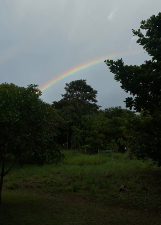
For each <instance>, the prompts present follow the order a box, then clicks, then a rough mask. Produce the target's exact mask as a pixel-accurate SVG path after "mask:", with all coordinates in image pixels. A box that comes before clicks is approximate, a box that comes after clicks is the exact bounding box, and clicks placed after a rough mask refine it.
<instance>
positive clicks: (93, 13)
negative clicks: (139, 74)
mask: <svg viewBox="0 0 161 225" xmlns="http://www.w3.org/2000/svg"><path fill="white" fill-rule="evenodd" d="M159 8H161V1H160V0H154V1H150V0H136V1H135V2H134V1H132V0H122V1H120V0H101V1H98V0H82V1H80V0H54V1H53V0H23V1H22V0H12V1H4V0H3V1H0V29H1V35H0V48H1V51H0V74H1V75H0V83H4V82H7V83H15V84H16V85H19V86H25V87H26V86H27V85H28V84H31V83H32V84H38V85H40V86H41V85H42V84H43V83H45V82H47V81H48V80H50V79H51V78H53V77H55V76H58V75H59V74H61V73H63V72H64V71H66V70H68V69H70V68H72V67H75V66H77V65H80V64H83V63H86V62H88V61H92V60H94V59H98V58H101V57H102V56H104V55H105V56H108V55H112V54H113V53H117V52H118V57H119V58H121V57H122V58H123V60H124V61H125V63H127V64H140V63H143V62H144V61H145V60H146V59H147V58H148V56H147V54H144V51H143V50H142V49H141V47H140V46H139V45H138V44H136V38H135V37H133V34H132V31H131V30H132V29H138V28H139V27H140V22H141V20H143V19H145V20H146V19H148V18H149V17H150V16H152V15H153V14H155V15H157V14H158V13H159V11H158V9H159ZM128 51H129V52H128ZM124 52H128V53H126V54H124ZM133 52H138V55H137V57H136V54H135V55H134V54H133ZM121 53H122V55H121ZM116 55H117V54H116ZM115 59H117V57H116V58H115ZM77 79H86V80H87V83H88V84H89V85H91V86H92V87H93V88H94V89H96V90H97V91H98V104H99V105H102V106H103V108H107V107H110V106H118V105H120V106H122V107H125V105H124V103H123V100H124V99H125V97H126V96H128V94H127V93H125V92H124V91H123V90H121V88H120V84H119V83H117V82H116V81H115V80H114V76H113V74H111V73H110V72H109V69H108V67H107V66H106V65H105V64H104V62H103V61H102V62H100V63H99V64H97V65H93V66H91V67H89V68H88V69H85V70H82V71H79V72H77V73H75V74H74V75H71V76H69V77H68V78H65V79H63V80H61V81H59V82H58V83H56V84H54V85H53V86H51V87H50V88H49V89H47V90H46V91H44V92H43V94H42V98H43V100H44V101H46V102H49V103H51V102H52V101H57V100H60V99H61V94H62V93H64V87H65V83H68V82H70V81H72V80H77Z"/></svg>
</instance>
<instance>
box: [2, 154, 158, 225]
mask: <svg viewBox="0 0 161 225" xmlns="http://www.w3.org/2000/svg"><path fill="white" fill-rule="evenodd" d="M64 154H65V157H66V158H65V160H64V161H63V162H62V163H59V164H58V165H44V166H43V167H37V166H35V165H25V166H23V167H21V168H20V167H19V166H18V165H17V166H16V167H15V168H14V169H13V170H12V171H11V172H10V174H9V175H8V176H6V177H5V180H4V186H3V194H2V205H1V206H0V221H1V222H0V224H2V225H10V224H13V225H19V224H24V225H25V224H26V225H29V224H30V225H32V224H40V225H41V224H43V225H47V224H48V225H50V224H57V225H59V224H61V225H64V224H103V225H104V224H125V223H126V224H149V225H152V224H161V169H160V168H157V167H156V165H155V164H153V163H152V162H144V163H143V162H142V161H140V160H131V162H130V163H128V159H127V155H126V154H119V153H116V154H115V155H114V160H113V161H112V158H111V156H110V155H105V153H104V152H102V153H100V154H99V155H85V154H82V153H78V152H73V151H64ZM121 185H124V186H125V188H124V190H123V191H122V192H121V193H120V192H119V189H120V186H121Z"/></svg>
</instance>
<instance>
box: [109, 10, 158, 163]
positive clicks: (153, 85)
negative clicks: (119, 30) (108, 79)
mask: <svg viewBox="0 0 161 225" xmlns="http://www.w3.org/2000/svg"><path fill="white" fill-rule="evenodd" d="M140 28H141V29H142V30H145V31H146V34H145V35H144V34H143V33H142V32H141V30H140V29H138V30H137V31H136V30H132V31H133V34H134V35H135V36H138V40H137V43H139V44H140V45H142V46H143V48H144V49H145V50H146V51H147V53H148V54H149V55H150V56H152V59H151V60H148V61H145V63H144V64H142V65H140V66H136V65H134V66H132V65H130V66H127V65H124V63H123V60H122V59H119V60H117V61H116V62H114V61H113V60H105V63H106V64H107V66H109V68H110V71H111V72H112V73H114V74H115V76H114V79H115V80H116V81H120V83H121V88H122V89H124V90H125V91H126V92H130V94H131V95H133V97H128V98H126V100H125V102H126V107H128V108H130V109H132V108H134V109H135V110H136V111H137V112H141V114H140V115H138V116H137V117H136V118H134V119H131V121H130V120H128V121H126V122H127V123H126V124H127V125H126V126H125V127H124V134H125V136H126V138H127V141H126V145H127V146H128V148H129V149H130V151H132V152H133V153H134V154H135V155H137V156H138V157H142V158H144V157H145V155H146V156H147V157H150V158H152V159H154V160H155V161H157V162H158V165H161V153H160V140H161V139H160V130H161V123H160V114H161V88H160V87H161V70H160V68H161V13H159V14H158V15H157V16H154V15H153V16H151V17H150V18H149V19H148V20H147V21H145V20H143V21H141V26H140Z"/></svg>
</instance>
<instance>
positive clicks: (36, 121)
mask: <svg viewBox="0 0 161 225" xmlns="http://www.w3.org/2000/svg"><path fill="white" fill-rule="evenodd" d="M40 95H41V92H40V91H39V90H38V89H37V85H29V86H28V87H27V88H24V87H18V86H16V85H14V84H7V83H5V84H1V85H0V137H1V138H0V165H1V173H0V203H1V192H2V185H3V178H4V176H5V175H7V174H8V173H9V172H10V170H11V169H12V167H13V166H14V164H15V163H16V162H18V161H19V160H21V162H22V161H23V162H25V158H26V157H27V156H28V155H32V157H33V159H34V162H35V163H37V164H38V165H43V164H44V162H45V161H46V160H50V161H51V162H54V161H56V162H57V160H59V159H61V158H62V153H61V152H60V151H59V148H58V146H57V143H56V136H57V135H58V134H57V127H58V126H59V120H60V118H59V116H58V115H57V114H56V112H55V111H54V109H53V108H52V107H51V106H50V105H49V104H47V103H44V102H43V101H42V100H41V99H40V98H39V97H40ZM8 162H9V164H8Z"/></svg>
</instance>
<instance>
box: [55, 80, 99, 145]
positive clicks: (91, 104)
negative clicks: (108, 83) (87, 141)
mask: <svg viewBox="0 0 161 225" xmlns="http://www.w3.org/2000/svg"><path fill="white" fill-rule="evenodd" d="M65 90H66V93H65V94H62V97H63V98H62V99H61V100H60V101H58V102H56V101H54V102H53V104H52V107H53V108H55V109H57V110H58V111H59V112H60V114H61V115H62V117H63V119H64V120H65V121H66V132H65V133H66V137H63V138H62V140H63V141H64V140H65V142H66V140H67V142H66V143H67V146H69V142H71V141H72V142H73V140H74V139H75V138H74V136H75V135H74V134H73V135H72V133H73V132H74V130H72V127H77V128H79V127H80V124H81V117H82V116H83V115H89V114H93V113H96V112H98V109H99V106H98V105H97V104H96V102H97V100H96V95H97V91H96V90H94V89H93V88H92V87H91V86H90V85H87V84H86V80H75V81H72V82H70V83H69V84H66V87H65ZM80 129H81V127H80ZM73 138H74V139H73ZM80 142H81V141H80V140H79V143H80Z"/></svg>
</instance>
